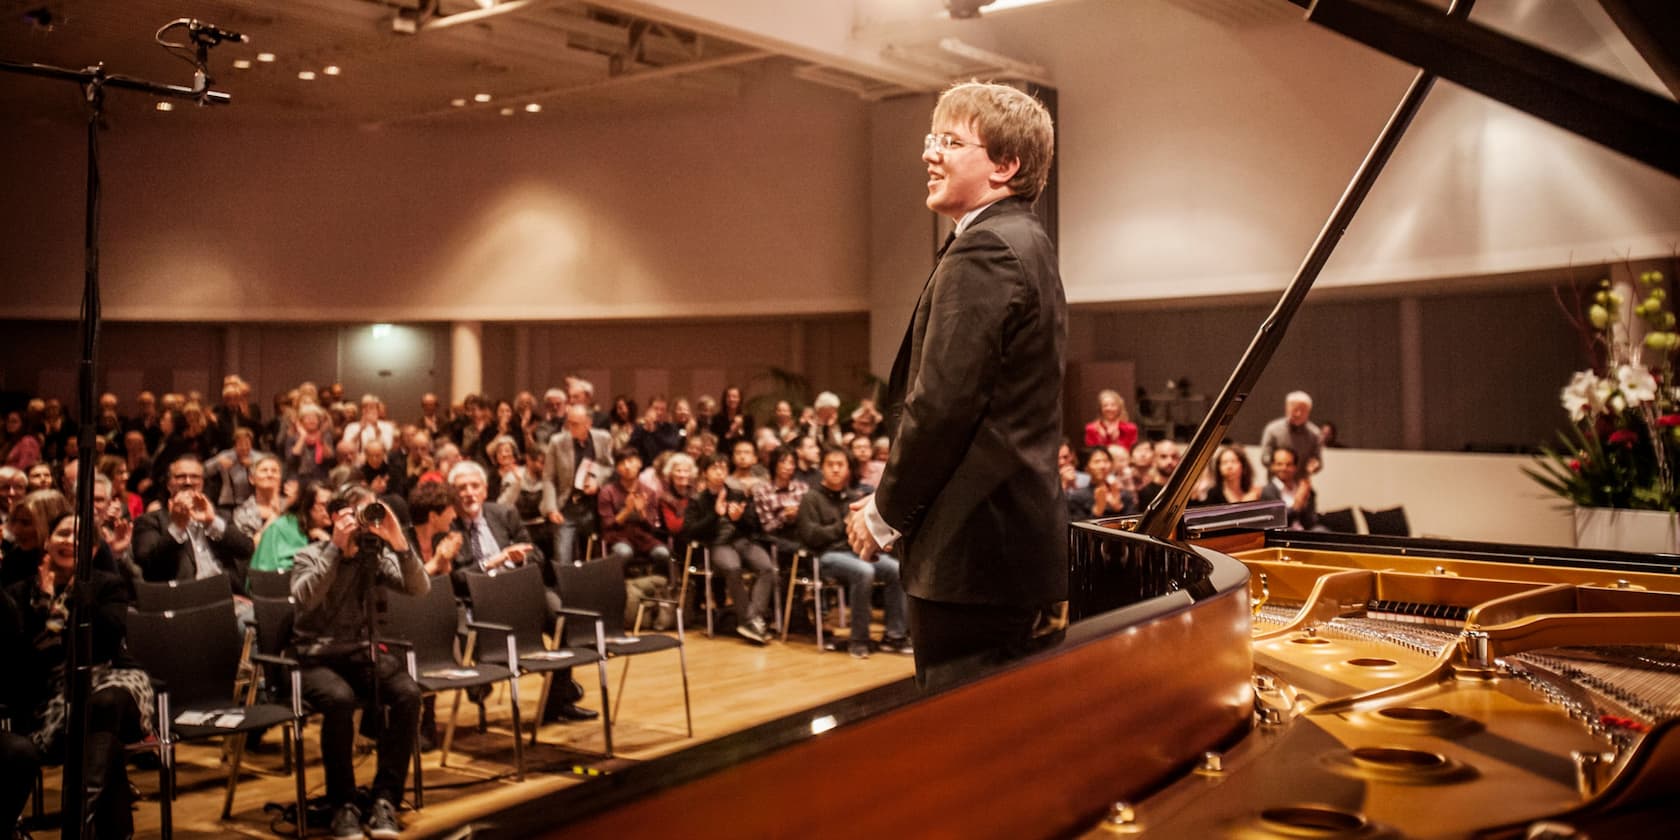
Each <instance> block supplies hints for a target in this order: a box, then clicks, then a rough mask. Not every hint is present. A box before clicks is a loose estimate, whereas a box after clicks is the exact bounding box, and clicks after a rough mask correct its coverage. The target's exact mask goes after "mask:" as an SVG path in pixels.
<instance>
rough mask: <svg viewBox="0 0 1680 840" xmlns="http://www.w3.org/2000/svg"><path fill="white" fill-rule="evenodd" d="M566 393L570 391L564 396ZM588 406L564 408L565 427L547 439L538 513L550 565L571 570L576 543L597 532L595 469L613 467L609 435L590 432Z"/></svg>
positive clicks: (592, 428) (591, 413)
mask: <svg viewBox="0 0 1680 840" xmlns="http://www.w3.org/2000/svg"><path fill="white" fill-rule="evenodd" d="M568 393H570V392H568ZM594 418H595V413H594V411H593V410H592V409H591V408H590V407H589V406H588V405H582V404H575V403H574V404H572V405H568V406H567V407H566V425H565V427H564V428H563V429H561V431H560V432H559V433H557V434H555V435H552V436H550V437H549V439H548V457H547V459H546V460H545V461H544V463H543V485H544V486H543V501H542V512H543V515H544V516H546V517H547V518H548V521H549V524H550V525H552V526H553V531H554V562H556V563H558V564H560V565H562V566H565V565H570V564H571V563H572V560H573V558H574V556H575V555H576V554H577V544H578V540H587V539H588V538H589V535H590V534H593V533H595V532H596V523H597V522H598V520H599V516H598V513H597V511H598V506H597V498H598V494H599V493H600V489H601V485H600V475H601V473H600V470H601V468H602V467H605V466H606V465H608V464H610V463H612V449H611V441H612V435H611V433H609V432H607V431H606V430H605V429H597V428H595V425H594V424H595V420H594Z"/></svg>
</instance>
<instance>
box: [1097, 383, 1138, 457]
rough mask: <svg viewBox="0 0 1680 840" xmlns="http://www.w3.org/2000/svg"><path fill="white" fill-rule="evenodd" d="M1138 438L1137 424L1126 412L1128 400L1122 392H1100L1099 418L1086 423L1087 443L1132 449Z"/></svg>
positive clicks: (1098, 401)
mask: <svg viewBox="0 0 1680 840" xmlns="http://www.w3.org/2000/svg"><path fill="white" fill-rule="evenodd" d="M1137 439H1138V427H1137V424H1136V423H1133V422H1132V418H1131V416H1130V415H1128V414H1127V413H1126V401H1125V400H1124V399H1122V398H1121V397H1120V392H1118V391H1110V390H1103V391H1100V392H1098V393H1097V419H1095V420H1092V421H1091V422H1089V423H1086V424H1085V445H1086V446H1088V447H1089V446H1122V447H1125V448H1126V449H1131V448H1132V444H1134V443H1137Z"/></svg>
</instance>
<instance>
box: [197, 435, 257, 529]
mask: <svg viewBox="0 0 1680 840" xmlns="http://www.w3.org/2000/svg"><path fill="white" fill-rule="evenodd" d="M256 440H257V438H256V434H255V433H254V432H252V431H251V428H250V427H249V426H241V427H239V428H237V429H234V430H233V446H232V447H231V448H229V449H225V450H223V451H221V452H218V453H216V456H215V457H213V458H211V459H210V460H208V461H206V462H205V463H204V495H206V496H209V497H210V499H211V501H213V502H215V503H216V509H217V510H219V511H221V512H222V513H223V514H224V515H228V514H232V513H233V509H234V508H236V507H239V505H240V503H242V502H244V501H245V500H246V499H249V498H250V497H251V493H252V492H253V491H252V489H251V468H252V467H253V466H255V465H256V463H257V460H258V459H259V458H262V457H264V456H266V455H267V454H268V453H266V452H258V451H257V450H256Z"/></svg>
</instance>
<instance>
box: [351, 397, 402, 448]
mask: <svg viewBox="0 0 1680 840" xmlns="http://www.w3.org/2000/svg"><path fill="white" fill-rule="evenodd" d="M341 440H348V442H349V445H351V450H353V452H354V454H356V455H358V464H360V457H361V452H363V450H365V449H368V444H371V442H375V440H378V442H380V444H385V450H386V452H390V450H391V449H396V423H391V422H390V420H385V403H383V402H381V400H380V398H378V396H375V395H371V393H365V395H361V412H360V415H358V417H356V420H353V422H351V423H349V425H346V427H344V433H343V435H341Z"/></svg>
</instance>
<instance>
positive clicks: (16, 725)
mask: <svg viewBox="0 0 1680 840" xmlns="http://www.w3.org/2000/svg"><path fill="white" fill-rule="evenodd" d="M48 533H49V534H50V537H49V538H48V543H47V546H46V552H45V556H44V557H43V558H42V559H41V561H40V564H39V566H38V567H37V568H36V569H35V570H34V574H33V575H31V576H30V577H28V578H24V579H22V580H19V581H16V582H14V583H12V584H11V585H9V586H7V587H6V589H5V593H4V595H0V662H3V666H0V667H3V668H4V673H5V674H6V679H5V681H4V682H5V684H6V688H5V689H4V693H5V701H6V704H7V706H8V708H9V710H10V712H11V723H12V727H11V730H10V731H8V732H6V733H4V734H0V743H3V746H4V758H3V759H0V762H3V764H4V768H3V770H0V773H3V774H4V775H3V778H4V780H5V781H4V783H3V787H0V824H3V825H5V826H7V827H8V831H9V830H10V827H12V826H15V825H16V824H17V818H18V814H19V813H20V812H21V811H22V809H23V804H24V801H25V800H26V799H27V798H28V794H29V787H30V785H31V784H32V783H33V781H34V776H35V770H36V769H37V768H39V767H40V766H41V765H42V764H43V763H46V762H48V761H52V762H59V763H62V762H63V761H64V759H65V756H64V751H65V746H66V745H65V737H64V736H65V726H66V724H67V723H68V721H69V714H68V709H67V705H66V704H67V702H68V701H67V698H66V694H65V691H66V682H65V674H66V668H65V657H66V654H67V653H68V650H67V648H66V634H65V628H66V626H67V625H68V623H69V614H68V613H69V605H68V598H69V595H70V589H71V584H72V583H74V582H75V581H74V578H75V573H76V548H75V540H76V517H75V516H74V515H73V514H70V513H63V514H60V515H59V516H58V517H57V518H55V519H54V520H53V522H52V523H51V524H50V528H49V530H48ZM85 585H87V586H89V587H90V588H91V589H92V590H93V595H92V600H93V603H94V606H95V612H94V614H93V618H92V626H93V641H92V652H93V656H92V661H91V663H90V664H92V666H93V677H92V680H93V685H92V693H91V694H90V695H89V699H88V703H89V708H88V731H87V734H86V739H85V740H84V742H83V753H82V755H83V758H82V761H83V762H84V763H83V768H82V769H83V777H82V779H83V784H85V785H86V786H87V794H88V799H89V802H88V807H89V811H90V813H89V815H88V818H89V820H90V822H91V824H92V825H91V827H92V829H93V831H92V835H93V836H96V837H119V838H120V837H129V836H132V835H133V833H134V818H133V814H132V811H131V803H132V801H133V793H132V791H131V789H130V788H129V784H128V770H127V762H126V761H125V756H124V750H123V745H124V744H125V743H132V742H136V741H140V740H143V739H144V738H145V737H146V736H147V734H148V733H150V731H151V730H152V713H153V709H154V704H153V698H152V684H151V680H150V679H149V678H148V677H147V676H146V673H145V671H143V670H141V669H140V663H137V662H135V661H134V660H133V659H131V658H130V657H129V656H128V655H127V654H126V653H125V652H124V643H123V640H124V635H125V624H126V621H127V617H128V604H129V598H128V589H127V586H126V585H124V583H123V581H122V580H121V579H120V578H119V577H117V576H116V575H114V574H111V573H109V572H106V571H101V570H98V569H95V570H94V571H93V573H92V575H91V576H90V577H89V579H88V581H87V583H86V584H85ZM19 782H21V783H22V784H19Z"/></svg>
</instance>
